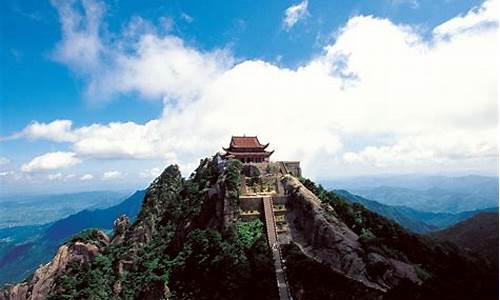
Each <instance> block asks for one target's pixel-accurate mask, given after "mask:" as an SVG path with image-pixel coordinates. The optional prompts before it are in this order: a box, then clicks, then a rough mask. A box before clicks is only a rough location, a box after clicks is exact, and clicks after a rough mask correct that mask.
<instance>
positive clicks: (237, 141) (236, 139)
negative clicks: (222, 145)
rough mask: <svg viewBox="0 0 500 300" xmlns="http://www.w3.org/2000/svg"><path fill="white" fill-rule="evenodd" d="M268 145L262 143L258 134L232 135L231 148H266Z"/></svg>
mask: <svg viewBox="0 0 500 300" xmlns="http://www.w3.org/2000/svg"><path fill="white" fill-rule="evenodd" d="M268 145H269V144H267V145H262V144H261V143H260V142H259V139H258V138H257V137H256V136H233V137H231V143H230V145H229V147H231V148H262V149H265V148H266V147H267V146H268Z"/></svg>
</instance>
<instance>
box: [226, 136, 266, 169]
mask: <svg viewBox="0 0 500 300" xmlns="http://www.w3.org/2000/svg"><path fill="white" fill-rule="evenodd" d="M268 146H269V143H267V144H265V145H263V144H261V143H260V142H259V139H258V138H257V137H256V136H233V137H232V138H231V142H230V144H229V147H228V148H224V147H223V148H222V149H224V151H226V153H225V154H224V157H225V158H234V159H238V160H240V161H241V162H243V163H261V162H269V157H270V156H271V154H273V153H274V150H273V151H267V150H266V148H267V147H268Z"/></svg>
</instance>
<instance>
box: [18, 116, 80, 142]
mask: <svg viewBox="0 0 500 300" xmlns="http://www.w3.org/2000/svg"><path fill="white" fill-rule="evenodd" d="M72 124H73V123H72V122H71V121H70V120H55V121H52V122H50V123H48V124H46V123H39V122H37V121H34V122H31V124H29V125H28V126H26V128H24V130H23V131H21V132H20V133H18V134H16V137H25V138H28V139H48V140H53V141H56V142H71V141H75V139H76V137H75V135H74V134H73V133H72V132H71V126H72Z"/></svg>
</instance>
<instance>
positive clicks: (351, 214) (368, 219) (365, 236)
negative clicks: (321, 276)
mask: <svg viewBox="0 0 500 300" xmlns="http://www.w3.org/2000/svg"><path fill="white" fill-rule="evenodd" d="M300 180H301V182H302V184H304V186H306V187H307V188H308V189H309V190H311V191H312V192H313V193H314V194H315V195H316V196H317V197H318V198H319V199H320V200H321V202H322V203H324V204H325V205H329V206H331V207H332V208H333V210H331V209H330V210H327V211H328V212H329V213H331V214H333V215H334V216H336V217H337V218H338V219H340V220H341V221H342V222H344V223H345V224H346V225H347V226H349V228H351V229H352V230H353V231H354V232H355V233H357V234H358V235H359V236H360V242H361V243H362V244H363V247H364V248H365V249H367V250H369V251H371V252H377V253H380V254H382V255H385V256H388V257H392V258H395V259H399V260H402V261H405V262H408V263H410V264H413V265H414V266H418V267H416V268H415V269H416V272H417V274H418V275H419V276H421V278H427V280H426V281H425V282H424V284H423V285H422V286H419V287H417V286H414V285H411V284H409V283H408V284H406V283H404V284H401V285H400V286H398V287H397V288H396V289H395V290H394V291H391V293H389V294H388V295H387V296H386V298H387V299H472V298H477V297H478V295H481V297H479V298H482V299H497V298H498V266H494V267H490V266H488V265H487V264H484V263H482V262H479V261H477V260H473V261H471V260H469V259H467V258H466V257H465V256H464V254H463V252H461V251H460V249H458V248H456V247H455V246H454V245H452V244H450V243H437V242H432V241H430V240H429V239H427V238H424V237H422V236H419V235H416V234H413V233H410V232H408V231H406V230H404V229H403V228H402V227H401V226H400V225H398V224H396V223H395V222H393V221H390V220H388V219H386V218H384V217H382V216H380V215H378V214H376V213H374V212H372V211H370V210H368V209H366V208H365V207H364V206H362V205H361V204H358V203H353V204H351V203H349V202H348V201H347V200H345V199H343V197H342V196H340V195H338V194H337V193H335V192H333V191H331V192H328V191H326V190H325V189H324V188H323V187H322V186H321V185H316V184H315V183H314V182H312V181H311V180H309V179H305V178H301V179H300Z"/></svg>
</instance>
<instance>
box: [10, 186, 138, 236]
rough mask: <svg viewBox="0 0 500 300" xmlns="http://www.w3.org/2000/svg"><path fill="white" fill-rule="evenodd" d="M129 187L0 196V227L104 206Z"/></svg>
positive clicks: (46, 220) (119, 198)
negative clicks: (113, 189) (119, 189)
mask: <svg viewBox="0 0 500 300" xmlns="http://www.w3.org/2000/svg"><path fill="white" fill-rule="evenodd" d="M128 195H130V191H94V192H81V193H68V194H48V195H29V196H26V195H19V196H2V197H0V228H5V227H14V226H24V225H35V224H46V223H50V222H53V221H56V220H59V219H61V218H65V217H67V216H69V215H71V214H74V213H76V212H79V211H81V210H84V209H96V208H106V207H109V206H112V205H115V204H117V203H120V202H121V201H123V200H124V199H125V198H126V197H127V196H128Z"/></svg>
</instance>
